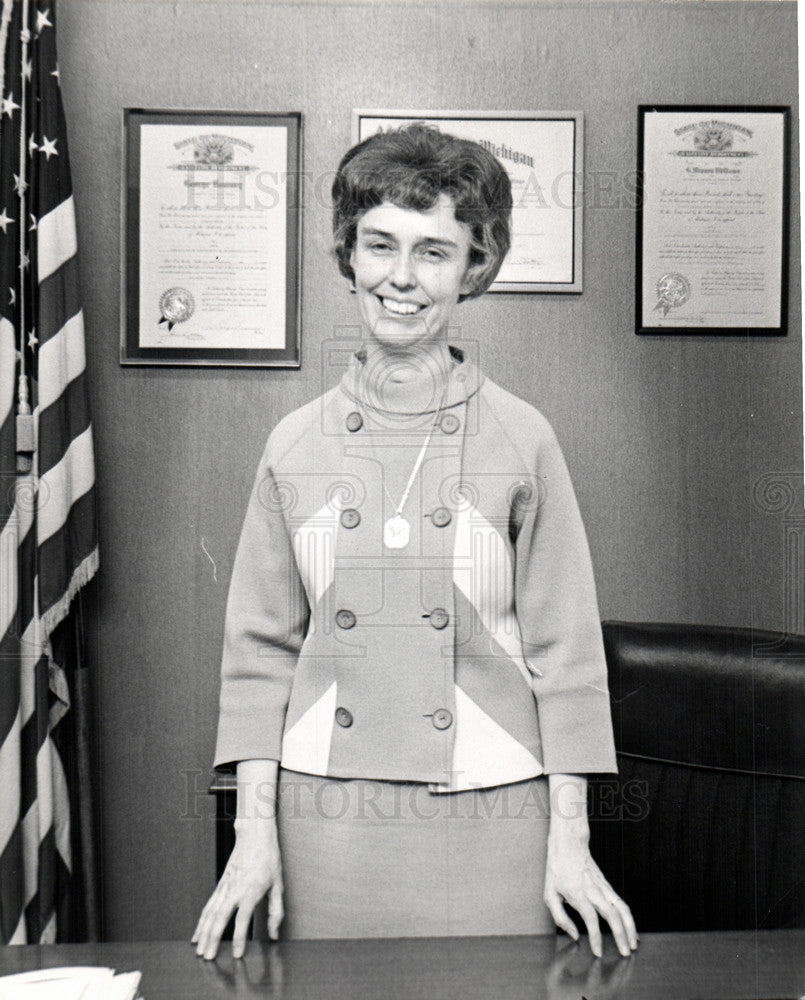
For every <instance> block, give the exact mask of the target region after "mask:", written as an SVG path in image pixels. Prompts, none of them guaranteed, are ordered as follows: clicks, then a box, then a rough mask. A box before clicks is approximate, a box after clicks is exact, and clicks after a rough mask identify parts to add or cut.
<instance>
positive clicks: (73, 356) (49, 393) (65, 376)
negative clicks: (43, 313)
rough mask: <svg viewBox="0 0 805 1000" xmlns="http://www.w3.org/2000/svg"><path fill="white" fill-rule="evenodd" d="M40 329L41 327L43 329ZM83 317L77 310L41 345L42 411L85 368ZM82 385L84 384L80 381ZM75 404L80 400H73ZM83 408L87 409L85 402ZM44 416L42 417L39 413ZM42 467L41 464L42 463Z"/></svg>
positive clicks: (40, 383) (40, 389)
mask: <svg viewBox="0 0 805 1000" xmlns="http://www.w3.org/2000/svg"><path fill="white" fill-rule="evenodd" d="M40 332H41V331H40ZM85 363H86V360H85V357H84V317H83V316H82V314H81V312H80V311H79V312H77V313H76V314H75V315H74V316H72V317H71V318H70V319H68V320H67V321H66V322H65V323H64V324H63V326H62V327H61V328H60V329H59V330H58V331H57V332H56V333H55V334H54V335H53V336H52V337H50V338H48V339H47V340H45V341H43V342H41V343H40V347H39V368H40V370H41V373H40V378H39V401H38V404H37V405H38V408H39V412H40V414H42V413H44V412H45V411H46V410H47V409H48V407H50V406H52V405H53V403H55V402H56V401H57V400H58V398H59V396H60V394H61V393H62V392H63V391H64V390H65V388H66V387H67V386H68V385H69V384H70V383H71V382H72V381H74V379H76V378H77V377H78V376H79V375H81V373H82V372H83V371H84V366H85ZM80 388H81V389H83V388H84V387H83V385H80ZM71 402H72V403H73V405H76V404H77V403H78V402H79V400H78V399H77V398H74V399H73V400H71ZM82 409H83V410H84V411H85V412H86V406H85V405H83V401H82ZM40 420H41V417H40ZM40 468H41V465H40Z"/></svg>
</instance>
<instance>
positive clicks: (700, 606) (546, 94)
mask: <svg viewBox="0 0 805 1000" xmlns="http://www.w3.org/2000/svg"><path fill="white" fill-rule="evenodd" d="M59 14H60V22H59V45H60V66H61V79H62V83H63V88H64V96H65V102H66V109H67V118H68V126H69V129H70V136H71V155H72V163H73V177H74V185H75V194H76V200H77V205H78V224H79V232H80V246H81V263H82V268H83V278H84V302H85V311H86V319H87V341H88V352H89V362H88V364H89V372H90V376H91V384H92V386H93V393H94V413H95V421H96V428H97V453H98V477H99V497H100V517H101V542H102V568H101V571H100V578H99V582H98V586H97V589H96V592H95V593H96V595H97V602H96V604H97V606H96V607H95V609H94V628H93V630H92V644H93V649H92V653H93V656H94V659H95V662H96V663H97V688H98V695H99V710H100V726H101V758H102V760H101V764H102V771H101V799H102V807H103V832H104V843H103V849H104V861H105V872H106V883H105V901H106V932H107V935H108V937H110V938H112V939H126V938H141V939H143V938H177V937H178V938H181V937H186V936H188V935H189V934H190V932H191V930H192V927H193V924H194V921H195V917H196V914H197V911H198V909H199V908H200V906H201V904H202V902H203V900H204V898H205V897H206V895H207V893H208V892H209V890H210V889H211V887H212V884H213V870H212V869H213V826H212V823H211V822H210V820H209V810H210V808H211V805H210V803H209V802H208V801H207V797H206V796H205V795H204V794H203V791H204V788H205V787H206V784H205V782H206V772H207V770H208V767H209V763H210V760H211V755H212V746H213V740H214V730H215V719H216V703H217V688H218V679H217V672H218V658H219V650H220V645H221V633H222V623H223V613H224V601H225V596H226V590H227V584H228V580H229V575H230V571H231V566H232V560H233V556H234V551H235V545H236V542H237V536H238V532H239V527H240V521H241V518H242V514H243V511H244V507H245V502H246V497H247V494H248V491H249V488H250V485H251V480H252V476H253V474H254V469H255V465H256V461H257V459H258V457H259V454H260V451H261V448H262V445H263V442H264V439H265V437H266V435H267V434H268V432H269V430H270V428H271V427H272V426H273V425H274V424H275V423H276V421H277V420H278V418H279V417H280V416H281V415H283V414H284V413H286V412H287V411H289V410H291V409H292V408H294V407H296V406H298V405H299V404H301V403H302V402H304V401H306V400H308V399H310V398H312V397H313V396H314V395H316V394H317V393H319V392H320V391H321V388H322V382H323V381H324V382H325V383H326V384H328V385H329V384H330V382H331V381H332V378H331V376H329V375H328V374H327V373H325V374H324V375H322V366H321V363H320V362H321V358H322V350H321V348H322V344H323V342H324V341H325V340H326V339H327V338H329V337H331V336H332V335H333V332H334V329H335V328H336V327H337V326H339V325H343V324H350V323H353V322H354V316H353V303H352V301H351V300H350V297H349V295H348V293H347V289H346V287H345V285H344V283H343V281H342V280H341V279H340V278H339V276H338V274H337V272H336V269H335V267H334V265H333V263H332V261H331V259H330V257H329V255H328V251H329V240H330V236H329V212H328V208H327V205H326V204H324V203H322V202H321V201H319V202H316V201H315V200H314V201H312V202H310V203H308V204H307V205H306V208H305V212H304V247H303V261H302V268H303V270H302V274H303V340H302V343H303V348H302V368H301V370H299V371H249V370H230V371H227V370H220V371H205V370H202V369H176V370H148V369H130V368H127V369H123V368H121V367H120V366H119V365H118V330H119V327H118V295H119V279H120V274H119V270H120V269H119V239H120V232H119V219H120V205H119V199H120V188H119V177H120V169H121V140H120V122H121V109H122V108H124V107H127V106H134V107H177V108H181V107H186V108H234V109H238V108H240V109H250V110H254V109H262V110H268V111H272V110H273V111H285V110H289V109H290V110H300V111H301V112H302V113H303V115H304V144H305V167H306V169H307V170H308V171H310V172H311V173H312V175H313V176H314V177H319V176H322V175H323V174H325V173H326V172H327V171H330V170H332V169H333V167H334V165H335V163H336V162H337V158H338V157H339V155H340V154H341V152H343V151H344V150H345V149H346V148H347V146H348V144H349V142H350V110H351V109H352V108H353V107H399V106H408V107H412V108H428V107H445V108H462V107H469V108H525V109H533V108H546V109H576V108H580V109H582V110H583V111H584V113H585V116H586V167H587V172H588V184H589V185H590V191H589V195H590V196H589V197H588V208H587V213H586V218H585V244H584V259H585V290H584V293H583V294H582V295H581V296H577V297H563V296H545V295H543V296H527V295H508V296H495V297H487V298H485V299H482V300H480V301H478V302H475V303H468V304H466V305H464V306H462V307H461V309H460V310H459V322H460V323H461V331H460V332H461V335H462V336H465V337H477V338H479V339H480V340H481V341H482V344H483V367H484V369H485V370H486V372H487V373H488V374H489V375H490V376H491V377H492V378H493V379H495V380H496V381H498V382H500V383H502V384H503V385H504V386H506V387H507V388H509V389H511V390H512V391H514V392H516V393H518V394H519V395H521V396H523V397H525V398H526V399H528V400H530V401H532V402H534V403H535V404H536V405H537V406H539V407H540V408H541V409H542V410H543V412H545V413H546V415H547V416H548V417H549V419H550V420H551V421H552V422H553V424H554V426H555V428H556V430H557V433H558V435H559V438H560V440H561V442H562V444H563V447H564V450H565V453H566V456H567V459H568V464H569V465H570V468H571V472H572V474H573V476H574V480H575V483H576V486H577V491H578V494H579V499H580V503H581V506H582V510H583V513H584V516H585V520H586V524H587V528H588V533H589V537H590V544H591V547H592V551H593V556H594V561H595V566H596V575H597V581H598V586H599V594H600V605H601V613H602V616H604V617H614V618H623V619H645V620H672V621H673V620H678V621H687V622H697V621H701V622H710V623H715V624H726V625H754V626H758V627H769V628H782V627H784V626H785V625H786V623H787V622H788V623H790V618H786V610H785V602H784V593H785V589H784V588H785V550H784V536H785V525H784V522H783V518H782V515H781V514H779V513H778V514H772V513H769V512H768V511H765V510H763V509H761V508H760V507H759V506H758V505H756V504H755V503H754V502H753V499H752V487H753V484H754V483H756V482H757V481H758V480H759V479H760V477H761V476H764V475H767V474H770V473H794V472H796V471H797V470H799V472H800V475H801V470H802V451H801V447H802V444H801V443H802V427H801V409H800V399H801V368H800V350H801V347H800V335H799V326H800V290H799V285H798V268H799V229H798V223H797V220H798V217H799V206H798V198H797V192H798V183H799V180H798V175H797V171H796V169H794V171H793V175H792V192H793V197H792V206H791V210H792V215H791V218H792V239H791V257H790V262H791V310H790V331H791V332H790V333H789V335H788V336H787V337H785V338H778V339H770V338H769V339H764V338H761V337H743V336H729V337H712V338H708V337H703V336H693V337H683V336H679V335H668V336H664V337H661V338H638V337H636V336H635V335H634V332H633V272H634V218H633V214H632V212H631V210H630V209H629V207H628V204H627V203H625V202H624V203H622V204H621V206H620V207H619V205H618V201H619V198H620V195H621V194H622V193H623V189H622V187H621V185H620V182H619V179H620V178H623V177H624V175H626V174H628V173H629V172H630V171H631V170H632V169H633V167H634V164H635V157H636V141H635V131H636V127H635V126H636V108H637V105H638V103H703V102H704V103H707V102H710V103H719V102H720V103H752V104H764V103H765V104H791V105H793V106H794V119H793V121H794V136H793V138H794V149H795V150H796V148H797V147H796V139H797V134H796V100H797V92H796V85H797V80H796V41H795V38H796V14H795V5H794V4H785V3H782V4H775V3H751V2H747V3H737V4H733V3H718V4H711V3H672V2H669V3H662V4H659V3H657V2H649V3H643V2H633V3H609V2H599V3H563V4H559V3H556V4H537V3H533V4H505V3H501V4H496V5H494V6H489V5H479V4H472V3H460V2H454V3H442V4H436V3H422V4H416V5H398V4H384V3H378V4H374V5H361V4H354V5H352V4H346V3H345V4H338V5H334V6H330V7H328V8H327V10H326V11H325V10H324V9H323V8H322V7H321V6H320V5H318V4H316V3H305V4H303V5H293V4H279V3H277V4H274V3H259V2H223V0H219V2H202V0H184V2H178V3H168V2H161V0H151V2H137V0H69V3H63V4H61V5H60V8H59ZM609 177H612V178H614V179H615V180H614V193H613V194H608V193H607V191H606V186H607V185H608V184H609V183H610V181H609V180H607V178H609ZM590 182H592V183H590ZM797 492H798V490H797ZM194 769H195V771H203V772H204V776H203V777H198V779H197V781H196V784H195V786H194V785H193V776H192V774H188V773H183V772H192V771H193V770H194ZM188 781H189V782H190V786H191V789H192V788H193V787H196V788H197V789H200V791H201V793H202V794H200V795H199V796H197V797H196V798H195V799H193V800H192V801H191V802H190V803H189V804H188V802H187V796H186V785H187V784H188ZM188 805H189V806H190V808H189V809H188ZM194 810H195V811H196V812H197V815H198V816H199V817H202V816H203V817H205V818H197V819H193V818H189V817H188V812H190V813H193V811H194ZM155 900H156V903H155Z"/></svg>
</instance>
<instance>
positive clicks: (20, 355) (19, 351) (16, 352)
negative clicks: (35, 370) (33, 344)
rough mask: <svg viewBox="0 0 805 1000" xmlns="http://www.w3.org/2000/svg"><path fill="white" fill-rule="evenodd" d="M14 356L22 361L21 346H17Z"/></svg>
mask: <svg viewBox="0 0 805 1000" xmlns="http://www.w3.org/2000/svg"><path fill="white" fill-rule="evenodd" d="M14 357H15V358H16V359H17V361H18V362H21V361H22V351H21V350H20V349H19V347H18V348H17V350H16V351H14Z"/></svg>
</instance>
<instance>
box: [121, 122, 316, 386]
mask: <svg viewBox="0 0 805 1000" xmlns="http://www.w3.org/2000/svg"><path fill="white" fill-rule="evenodd" d="M144 129H150V130H151V131H150V132H148V133H146V134H145V139H144ZM160 130H161V131H160ZM233 136H234V139H233V138H232V137H233ZM155 137H158V140H157V139H156V138H155ZM179 137H183V138H181V139H180V141H172V140H177V139H179ZM163 139H164V142H163ZM214 140H220V142H218V144H217V146H216V144H215V142H214ZM155 144H156V145H155ZM169 146H170V147H175V148H176V150H175V155H174V150H173V149H171V154H170V155H171V158H172V160H174V161H175V162H171V163H170V164H167V166H166V161H165V159H164V155H163V154H162V153H161V154H160V155H161V156H162V159H159V158H158V157H155V156H154V155H153V153H152V152H150V151H151V150H153V149H154V148H160V149H162V148H164V149H167V148H168V147H169ZM266 151H268V152H266ZM301 158H302V115H301V112H296V111H290V112H281V113H279V112H278V113H274V112H252V111H211V110H208V111H203V110H187V109H156V108H125V109H124V110H123V177H122V184H121V215H122V218H121V263H122V267H121V301H120V310H121V323H120V364H121V365H163V366H182V367H186V366H206V367H277V368H298V367H299V366H300V317H301V302H300V294H301V274H300V266H301V265H300V262H301V235H302V227H301V199H300V197H299V178H300V176H301ZM157 160H159V162H156V161H157ZM160 167H161V168H162V169H163V175H164V176H165V181H164V187H163V188H162V189H159V188H157V192H156V193H157V194H158V195H160V196H161V194H162V191H163V190H164V192H165V194H166V197H168V198H170V194H173V195H174V202H175V200H176V198H175V196H176V192H177V191H179V190H180V189H179V187H178V185H179V184H180V183H181V184H186V183H187V179H193V178H197V180H195V181H193V180H191V181H190V183H191V185H195V187H198V188H201V189H202V193H199V194H197V195H196V194H194V195H193V197H194V198H196V201H195V202H194V203H193V204H192V205H191V204H190V202H189V201H186V202H183V203H182V204H181V205H178V209H179V212H180V213H184V214H183V216H182V220H180V221H181V225H182V226H184V227H185V228H190V227H189V226H188V224H187V211H188V209H189V207H192V208H194V209H196V210H198V208H197V206H198V203H199V201H201V202H202V205H201V209H200V211H201V212H202V214H203V213H205V212H207V213H212V211H213V209H214V206H213V205H212V204H211V203H209V204H207V205H205V204H204V203H203V201H204V198H205V197H206V194H205V189H206V191H207V193H209V192H211V191H212V189H215V188H217V189H219V193H220V194H221V197H222V198H224V199H229V198H230V196H231V197H236V198H239V199H240V207H241V208H244V207H246V206H247V207H248V208H249V209H250V210H257V214H256V215H254V216H253V220H254V221H252V222H251V223H246V222H245V219H246V214H247V213H243V220H244V221H243V222H242V223H238V222H232V223H228V222H227V223H225V227H226V228H227V229H228V231H225V232H224V234H223V236H224V237H227V238H228V240H229V243H228V244H225V247H226V251H229V253H227V252H226V251H225V252H223V253H222V254H220V255H217V256H214V259H213V255H212V254H211V248H210V245H209V241H207V240H205V239H204V236H205V234H204V232H203V229H202V232H201V233H198V234H197V236H198V240H197V243H196V244H195V245H194V246H193V250H194V251H195V248H196V247H198V248H200V252H199V253H198V254H197V255H196V257H192V263H184V260H186V261H191V253H190V249H189V248H190V247H191V244H189V243H187V242H186V241H187V239H188V237H187V236H186V235H183V233H182V229H181V226H180V225H178V224H177V228H176V232H175V234H172V235H171V238H172V239H175V241H176V243H177V244H179V245H180V246H181V250H182V252H185V250H186V251H187V257H186V258H184V259H183V258H181V257H180V255H179V254H178V253H177V254H176V255H175V257H174V258H173V259H174V260H175V261H180V260H181V261H183V264H182V265H180V264H178V263H177V265H176V269H177V271H178V273H179V276H180V279H181V277H182V266H183V267H184V274H185V275H190V277H191V279H192V277H193V271H192V270H191V268H196V269H197V271H196V274H195V279H196V280H195V282H193V281H192V280H190V281H183V280H177V277H176V273H175V272H174V273H167V272H170V271H172V264H171V263H170V262H169V260H168V255H167V252H165V253H164V254H163V251H162V250H159V251H158V252H157V253H156V254H150V253H149V254H148V257H151V258H153V257H157V258H159V259H160V260H161V263H160V265H159V268H158V270H160V271H165V272H166V274H165V277H164V279H163V278H162V276H161V275H160V276H159V277H157V278H156V279H155V277H154V272H155V268H154V266H152V264H153V261H152V260H146V261H145V262H144V261H143V253H142V250H143V247H148V246H150V245H152V244H156V246H157V247H164V246H165V244H164V242H163V243H160V242H159V240H160V236H159V234H158V233H157V232H155V230H156V229H159V228H161V222H157V223H155V220H160V219H161V218H162V215H163V209H164V208H166V207H167V206H166V203H165V202H162V203H161V204H160V205H156V204H155V200H156V199H155V197H154V194H155V191H154V187H155V184H157V185H158V184H159V182H158V181H157V182H154V181H153V180H152V178H153V177H154V176H158V171H159V170H160ZM168 170H171V171H175V172H177V173H175V174H174V175H171V178H170V179H169V176H168ZM180 171H183V172H184V173H178V172H180ZM177 177H180V178H181V177H184V178H185V180H182V181H181V182H180V181H178V180H176V178H177ZM198 178H201V179H200V180H198ZM238 185H240V186H239V187H238ZM227 188H229V189H231V190H230V191H229V193H225V189H227ZM186 191H187V192H188V194H187V198H188V199H190V197H191V195H190V193H189V192H190V191H191V187H187V188H186ZM168 192H170V193H168ZM233 192H236V194H233ZM210 197H212V195H211V194H210ZM170 207H171V208H173V207H177V206H175V205H174V206H170ZM219 207H220V204H219ZM230 207H231V206H230ZM270 209H274V210H276V211H278V212H280V213H281V214H280V215H279V216H277V215H275V216H273V217H269V216H268V214H267V212H268V210H270ZM209 217H210V219H211V220H212V215H211V214H210V215H209ZM232 218H233V219H234V218H235V216H234V214H233V215H232ZM258 219H259V221H257V220H258ZM274 219H278V223H277V225H276V226H275V224H274ZM239 225H240V227H241V229H242V232H241V234H240V235H241V236H243V235H244V233H245V232H246V226H251V227H256V229H255V231H256V232H257V238H253V237H248V238H244V239H242V240H240V245H239V246H237V244H238V240H237V236H238V232H237V229H238V226H239ZM261 226H262V230H261V228H260V227H261ZM202 227H203V223H202ZM252 243H254V246H252ZM233 244H234V245H233ZM277 259H279V260H281V266H280V267H279V268H276V269H273V268H272V260H277ZM216 262H220V264H217V263H216ZM248 270H250V271H251V275H252V276H251V277H250V276H249V275H248V274H247V271H248ZM157 282H158V283H157ZM216 282H217V285H216ZM163 285H164V286H165V287H164V289H163V287H162V286H163ZM213 285H216V287H219V288H220V293H219V295H218V300H217V301H213V295H214V291H211V286H213ZM146 286H148V287H146ZM186 286H191V287H186ZM152 300H153V307H152V305H151V302H152ZM244 301H245V302H246V305H245V306H244ZM144 302H147V308H143V303H144ZM146 313H147V315H146ZM244 316H246V318H247V320H251V319H254V320H256V322H255V323H254V327H253V328H252V326H251V325H250V324H249V322H247V323H246V324H245V329H244V324H243V319H244ZM188 320H190V322H188ZM202 321H203V325H202ZM227 321H228V322H229V324H230V326H229V327H227V325H226V324H227ZM263 322H265V326H261V323H263ZM199 329H200V330H201V332H195V331H198V330H199ZM186 331H187V332H186ZM261 341H262V342H263V343H261Z"/></svg>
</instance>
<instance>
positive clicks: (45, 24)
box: [36, 7, 53, 34]
mask: <svg viewBox="0 0 805 1000" xmlns="http://www.w3.org/2000/svg"><path fill="white" fill-rule="evenodd" d="M49 13H50V7H46V8H45V9H44V10H38V11H37V12H36V32H37V34H39V32H40V31H42V30H44V29H45V28H52V27H53V22H52V21H49V20H48V14H49Z"/></svg>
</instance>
